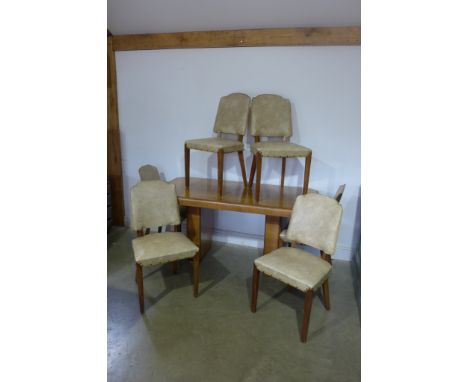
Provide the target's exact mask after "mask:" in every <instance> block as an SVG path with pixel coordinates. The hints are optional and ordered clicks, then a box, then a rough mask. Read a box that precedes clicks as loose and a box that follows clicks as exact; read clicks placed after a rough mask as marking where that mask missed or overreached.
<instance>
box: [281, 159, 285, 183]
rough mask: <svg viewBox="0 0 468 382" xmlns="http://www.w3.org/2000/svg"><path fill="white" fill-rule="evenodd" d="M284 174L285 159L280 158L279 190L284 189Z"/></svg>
mask: <svg viewBox="0 0 468 382" xmlns="http://www.w3.org/2000/svg"><path fill="white" fill-rule="evenodd" d="M285 173H286V158H281V188H283V187H284V175H285Z"/></svg>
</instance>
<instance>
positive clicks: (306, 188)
mask: <svg viewBox="0 0 468 382" xmlns="http://www.w3.org/2000/svg"><path fill="white" fill-rule="evenodd" d="M311 161H312V154H309V155H307V156H306V160H305V166H304V186H303V188H302V193H303V194H307V191H309V175H310V162H311Z"/></svg>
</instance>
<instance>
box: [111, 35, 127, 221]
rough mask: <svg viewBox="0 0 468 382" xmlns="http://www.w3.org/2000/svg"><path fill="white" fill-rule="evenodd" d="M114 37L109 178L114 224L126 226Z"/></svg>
mask: <svg viewBox="0 0 468 382" xmlns="http://www.w3.org/2000/svg"><path fill="white" fill-rule="evenodd" d="M112 39H113V37H107V176H108V177H109V179H110V181H111V198H112V223H113V224H114V225H120V226H123V225H124V216H125V211H124V201H123V183H122V158H121V151H120V132H119V113H118V110H117V78H116V71H115V55H114V50H113V48H112Z"/></svg>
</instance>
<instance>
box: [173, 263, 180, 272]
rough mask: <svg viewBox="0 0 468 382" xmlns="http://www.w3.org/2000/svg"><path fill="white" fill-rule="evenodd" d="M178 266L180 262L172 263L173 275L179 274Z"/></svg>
mask: <svg viewBox="0 0 468 382" xmlns="http://www.w3.org/2000/svg"><path fill="white" fill-rule="evenodd" d="M178 266H179V262H178V261H177V260H176V261H173V262H172V273H173V274H176V273H177V269H178Z"/></svg>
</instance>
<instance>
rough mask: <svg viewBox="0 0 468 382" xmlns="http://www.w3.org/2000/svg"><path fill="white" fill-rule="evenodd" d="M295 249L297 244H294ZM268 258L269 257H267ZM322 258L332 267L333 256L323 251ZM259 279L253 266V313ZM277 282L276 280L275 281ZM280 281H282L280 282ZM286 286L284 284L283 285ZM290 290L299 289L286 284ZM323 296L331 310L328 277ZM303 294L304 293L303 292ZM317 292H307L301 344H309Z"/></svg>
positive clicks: (255, 306)
mask: <svg viewBox="0 0 468 382" xmlns="http://www.w3.org/2000/svg"><path fill="white" fill-rule="evenodd" d="M294 247H295V244H294ZM266 256H268V255H266ZM320 257H321V258H322V259H323V260H325V261H327V262H328V263H330V265H331V256H330V255H328V254H326V253H325V252H323V251H320ZM259 279H260V271H259V270H258V269H257V267H256V266H255V263H254V265H253V272H252V299H251V301H252V302H251V305H250V310H251V311H252V313H255V312H256V311H257V297H258V286H259ZM275 280H276V279H275ZM278 281H280V280H278ZM283 284H284V283H283ZM286 285H287V286H288V289H292V288H294V289H297V288H295V287H294V286H292V285H289V284H286ZM321 287H322V296H323V305H324V306H325V309H326V310H330V288H329V285H328V277H327V278H326V279H325V281H324V282H323V283H322V286H321ZM301 292H302V291H301ZM314 295H315V292H314V290H313V289H309V290H307V291H306V292H305V298H304V314H303V318H302V326H301V342H302V343H305V342H307V334H308V332H309V322H310V312H311V310H312V300H313V298H314Z"/></svg>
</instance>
